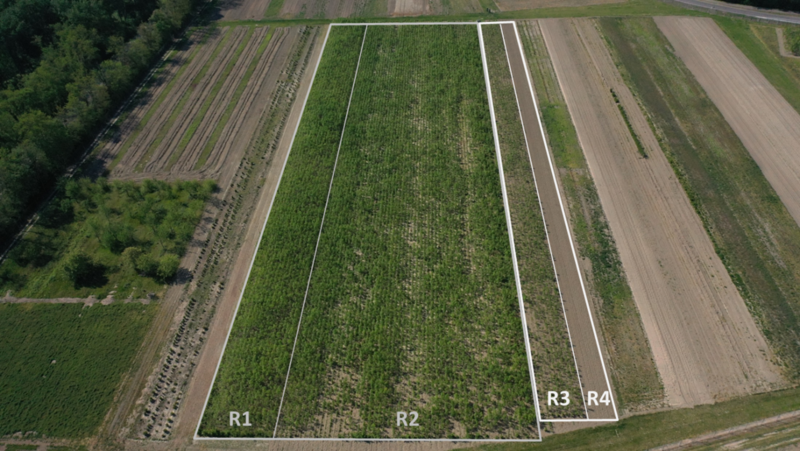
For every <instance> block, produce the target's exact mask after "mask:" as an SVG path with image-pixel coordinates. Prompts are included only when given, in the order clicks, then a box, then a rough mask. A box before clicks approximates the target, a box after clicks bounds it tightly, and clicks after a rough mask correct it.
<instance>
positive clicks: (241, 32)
mask: <svg viewBox="0 0 800 451" xmlns="http://www.w3.org/2000/svg"><path fill="white" fill-rule="evenodd" d="M246 34H247V27H236V28H235V29H234V30H233V33H232V36H231V37H230V39H228V42H227V43H226V44H225V47H223V48H222V51H220V52H219V54H218V55H217V58H216V59H215V60H214V61H211V62H210V63H209V64H210V67H209V69H208V71H207V72H206V73H205V75H204V76H203V78H202V79H201V80H200V81H199V83H198V84H197V87H196V88H195V89H193V90H192V92H191V93H190V94H189V98H188V100H187V101H186V103H185V104H184V105H183V108H182V109H181V111H180V112H179V113H178V115H177V117H176V118H175V122H174V123H173V124H172V126H171V127H170V129H169V131H168V132H167V134H166V136H164V139H163V140H162V141H161V142H160V143H157V144H156V143H154V145H157V147H156V149H155V151H154V152H153V154H152V156H151V157H150V161H148V162H147V163H146V165H145V168H144V171H143V172H158V171H159V170H160V169H161V168H163V167H164V166H166V164H167V162H168V161H169V158H170V157H171V156H172V153H173V152H175V151H176V150H177V149H178V144H179V143H180V140H181V139H182V138H183V136H184V134H185V133H186V131H187V130H188V128H189V126H190V125H191V123H192V120H194V118H195V116H196V115H197V114H198V112H199V111H200V108H201V107H202V106H203V102H204V101H205V99H206V98H207V97H208V96H209V95H210V94H211V91H212V89H213V88H214V85H215V84H216V83H217V81H218V80H219V78H220V77H221V76H222V73H223V72H224V71H225V67H226V66H227V65H228V63H229V62H230V61H231V59H232V58H233V56H234V54H235V53H236V50H237V49H238V47H239V45H240V44H241V43H242V40H243V39H244V37H245V35H246Z"/></svg>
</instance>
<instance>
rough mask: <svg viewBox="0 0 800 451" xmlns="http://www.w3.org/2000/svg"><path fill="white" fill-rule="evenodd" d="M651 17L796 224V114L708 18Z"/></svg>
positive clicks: (799, 157) (799, 175)
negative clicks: (739, 140)
mask: <svg viewBox="0 0 800 451" xmlns="http://www.w3.org/2000/svg"><path fill="white" fill-rule="evenodd" d="M655 20H656V24H658V28H659V29H661V31H662V32H663V33H664V35H665V36H666V37H667V39H669V41H670V43H671V44H672V46H673V47H674V48H675V52H676V53H677V55H678V56H680V58H681V59H682V60H683V62H684V63H685V64H686V67H688V68H689V70H690V71H692V74H694V76H695V78H696V79H697V81H698V82H700V85H701V86H702V87H703V89H704V90H705V91H706V93H707V94H708V96H709V97H710V98H711V100H712V101H713V102H714V104H715V105H716V106H717V108H719V110H720V112H721V113H722V115H723V116H724V117H725V120H727V121H728V123H729V124H730V125H731V128H733V130H734V131H735V132H736V135H737V136H738V137H739V139H741V140H742V143H743V144H744V145H745V147H746V148H747V150H748V151H749V152H750V155H751V156H752V157H753V160H755V161H756V163H758V166H759V167H760V168H761V171H762V172H763V173H764V176H765V177H766V178H767V180H768V181H769V183H770V184H771V185H772V187H773V188H774V189H775V192H776V193H777V194H778V197H780V198H781V200H782V201H783V204H784V205H785V206H786V208H787V210H789V213H790V214H791V215H792V217H794V219H795V221H796V222H797V223H798V224H800V153H798V149H800V114H798V113H797V111H796V110H795V109H794V108H792V106H791V105H789V103H788V102H787V101H786V100H785V99H784V98H783V97H782V96H781V95H780V93H778V91H777V90H776V89H775V88H774V87H773V86H772V85H771V84H770V83H769V81H767V79H766V78H764V76H763V75H762V74H761V72H759V71H758V69H757V68H756V66H755V65H753V63H752V62H750V60H748V59H747V57H746V56H745V55H744V54H743V53H742V52H741V51H740V50H739V49H738V48H737V47H736V45H735V44H734V43H733V42H732V41H731V40H730V39H728V37H727V36H726V35H725V33H724V32H723V31H722V30H720V28H719V27H718V26H717V24H716V23H715V22H714V21H713V20H712V19H707V18H688V17H657V18H655Z"/></svg>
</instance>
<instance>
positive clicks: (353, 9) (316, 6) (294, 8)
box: [280, 0, 386, 19]
mask: <svg viewBox="0 0 800 451" xmlns="http://www.w3.org/2000/svg"><path fill="white" fill-rule="evenodd" d="M384 1H386V0H384ZM365 3H366V1H365V0H327V1H320V0H299V1H288V2H284V3H283V8H281V12H280V17H282V18H287V19H290V18H291V19H302V18H306V19H320V18H326V19H335V18H337V17H351V16H353V15H355V14H356V13H357V12H360V11H362V10H363V8H364V4H365Z"/></svg>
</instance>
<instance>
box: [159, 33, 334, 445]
mask: <svg viewBox="0 0 800 451" xmlns="http://www.w3.org/2000/svg"><path fill="white" fill-rule="evenodd" d="M325 32H326V30H325V29H322V30H321V32H320V33H319V35H318V39H317V42H316V43H315V46H314V50H313V53H312V55H311V58H310V61H311V62H313V63H311V64H313V66H311V65H310V66H309V68H307V70H306V71H305V73H304V75H303V79H302V82H301V83H300V86H299V92H300V93H302V95H300V96H298V98H297V101H295V102H294V105H293V107H292V110H291V113H290V114H289V117H288V119H287V121H286V126H285V128H284V130H285V132H284V134H283V137H282V138H281V140H280V142H279V144H278V147H277V152H276V153H275V155H274V157H273V159H272V165H271V166H270V169H269V172H268V173H267V176H266V179H265V182H264V187H263V189H262V190H261V194H260V197H259V200H258V203H257V205H256V209H255V211H254V212H253V214H252V216H251V217H252V219H251V221H250V225H249V226H248V228H247V231H246V234H245V238H244V242H243V244H242V246H241V250H240V252H239V254H238V256H237V257H236V261H235V263H234V266H233V268H232V270H231V272H230V274H231V278H230V279H229V280H228V281H227V282H226V284H225V291H224V293H223V295H222V299H221V301H220V303H219V305H218V307H217V312H216V314H215V316H214V320H213V322H212V324H211V327H210V329H209V336H208V340H207V343H206V345H205V347H204V348H203V352H202V354H201V356H200V360H199V362H198V365H197V368H196V370H195V373H194V377H193V378H192V381H191V383H190V385H189V388H188V390H187V393H186V402H185V405H184V407H183V414H182V415H181V416H180V417H179V419H178V425H177V427H176V430H175V436H174V437H175V439H176V440H178V441H179V442H189V441H191V439H192V437H194V433H195V429H196V428H197V425H198V423H199V421H200V415H201V414H202V410H203V407H204V406H205V401H206V398H207V395H208V392H209V390H210V388H211V384H212V382H213V378H214V373H215V372H216V368H217V363H218V362H219V360H220V357H221V354H222V348H223V346H224V344H225V340H226V338H227V335H228V330H229V329H230V327H231V324H232V322H233V317H234V314H235V311H236V306H237V304H238V301H239V297H240V295H241V293H242V290H243V289H244V284H245V280H246V278H247V275H248V272H249V269H250V264H251V262H252V260H253V257H254V255H255V251H256V247H257V245H258V242H259V238H260V236H261V231H262V230H263V226H264V223H265V222H266V218H267V213H268V211H269V208H270V206H271V203H272V200H273V197H274V193H275V191H276V189H277V184H278V180H279V179H280V174H281V172H282V170H283V164H284V161H285V160H286V158H287V156H288V153H289V145H290V142H291V140H292V137H293V134H294V130H295V128H296V124H297V123H298V120H299V118H300V112H301V111H302V107H303V105H304V103H305V102H304V99H305V97H306V96H307V95H308V89H309V87H310V83H311V77H312V75H313V73H314V70H313V69H312V67H316V64H317V62H318V59H319V53H320V49H321V47H322V42H321V40H322V38H323V37H324V36H325Z"/></svg>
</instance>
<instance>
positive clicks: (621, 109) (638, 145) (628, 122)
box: [611, 89, 649, 158]
mask: <svg viewBox="0 0 800 451" xmlns="http://www.w3.org/2000/svg"><path fill="white" fill-rule="evenodd" d="M611 95H612V96H613V97H614V103H616V104H617V108H619V113H620V114H621V115H622V120H624V121H625V126H627V127H628V131H629V132H630V134H631V136H632V137H633V142H634V143H636V150H638V151H639V154H640V155H641V156H642V157H644V158H649V157H648V156H647V152H645V150H644V146H643V145H642V141H641V140H640V139H639V135H638V134H637V133H636V131H635V130H634V129H633V126H632V125H631V120H630V119H628V113H627V112H626V111H625V107H623V106H622V103H620V101H619V98H618V97H617V93H616V92H614V90H613V89H612V90H611Z"/></svg>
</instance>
